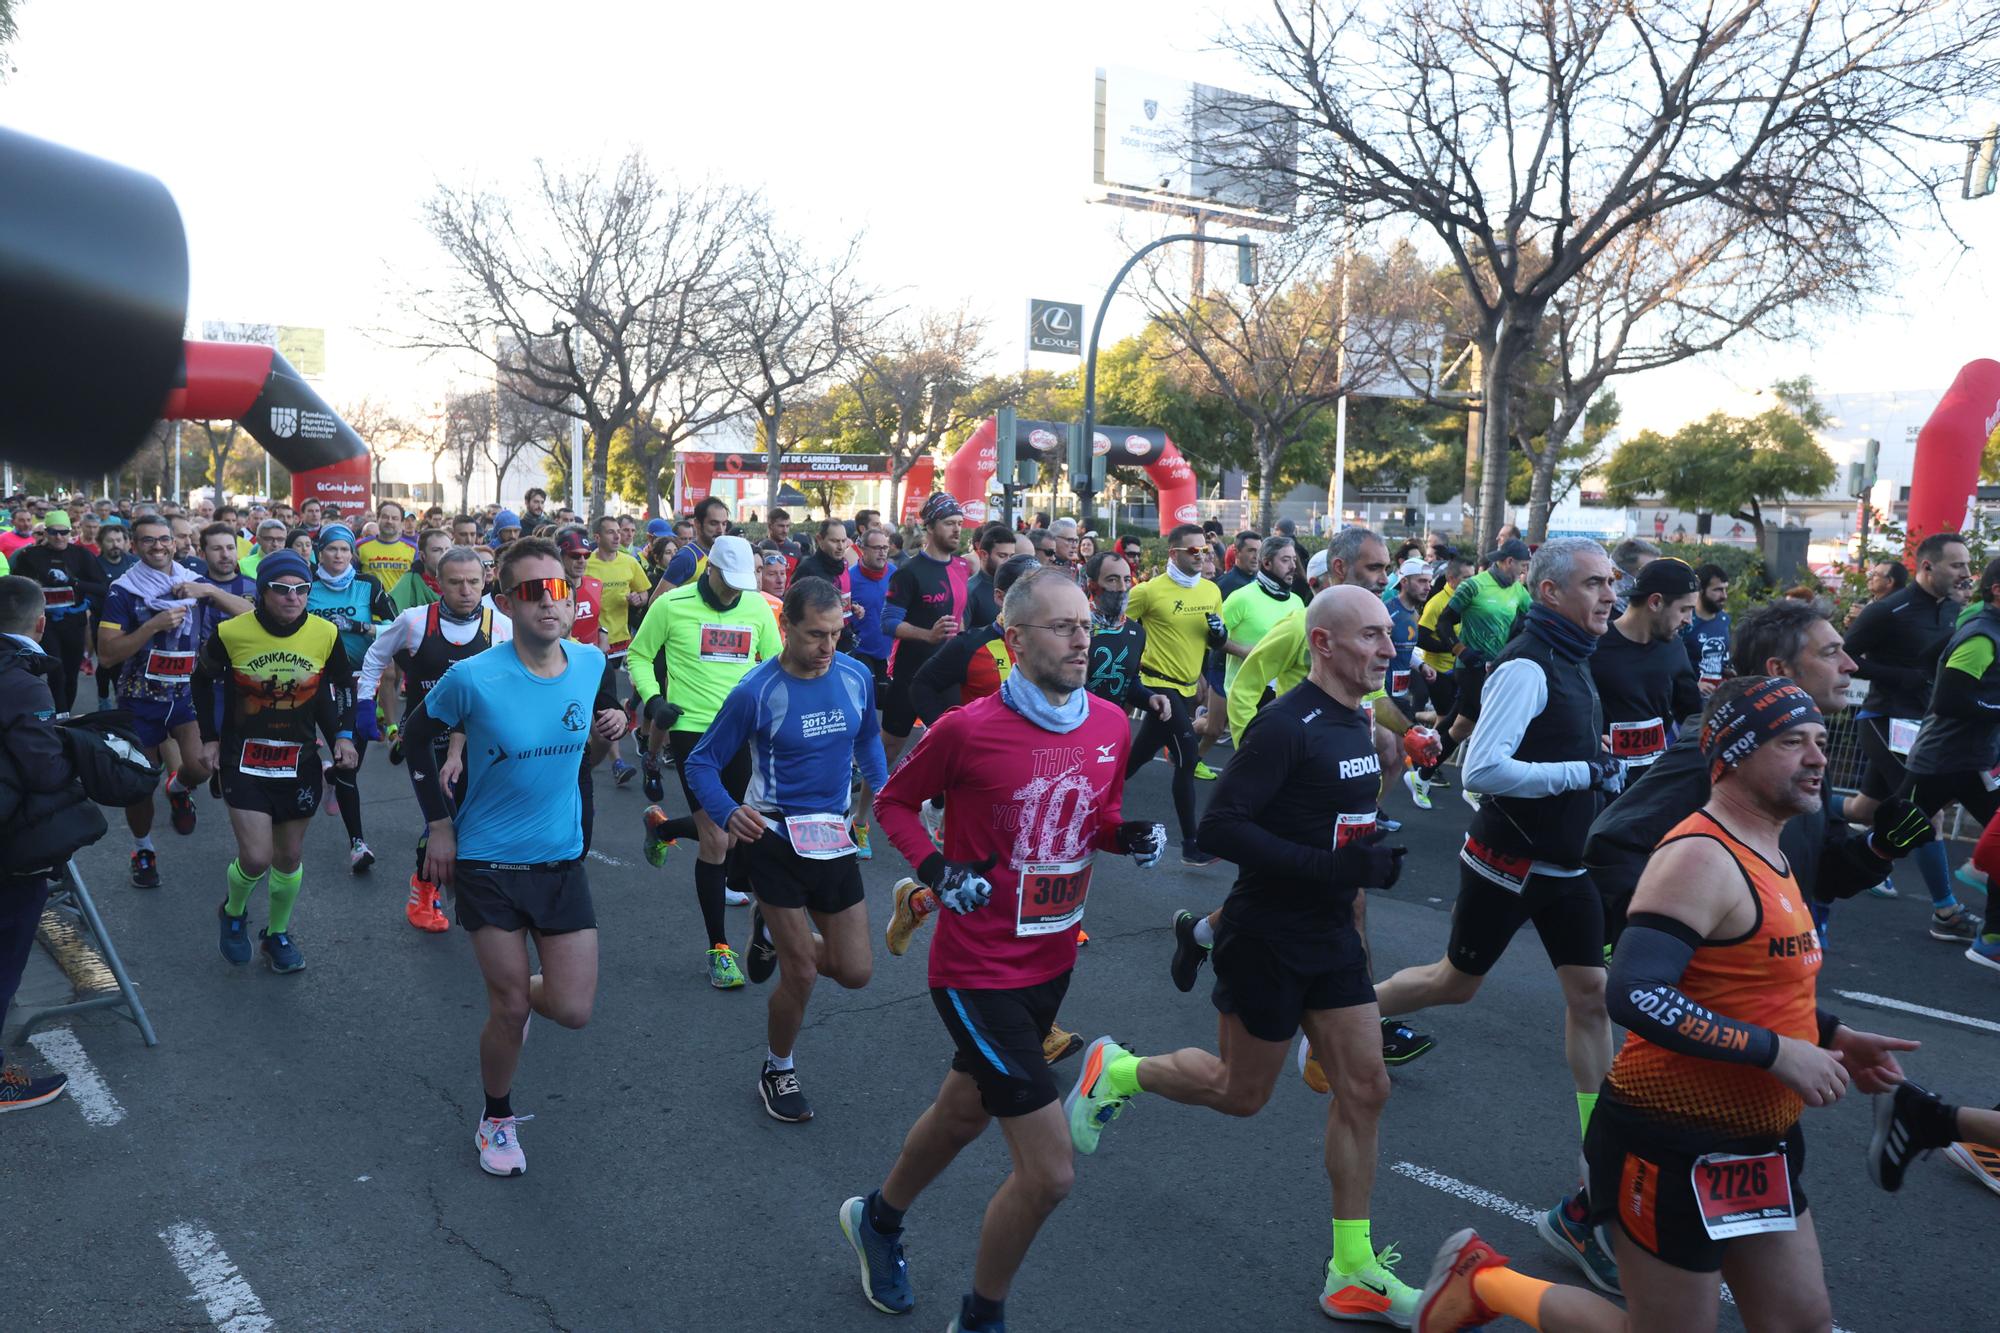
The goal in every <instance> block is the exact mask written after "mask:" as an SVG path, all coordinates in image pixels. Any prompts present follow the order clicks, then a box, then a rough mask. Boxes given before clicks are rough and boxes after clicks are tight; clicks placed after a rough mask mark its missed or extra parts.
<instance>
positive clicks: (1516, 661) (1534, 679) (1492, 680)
mask: <svg viewBox="0 0 2000 1333" xmlns="http://www.w3.org/2000/svg"><path fill="white" fill-rule="evenodd" d="M369 656H370V657H373V656H374V653H373V652H372V651H371V652H370V653H369ZM1548 706H1549V682H1548V677H1546V676H1544V675H1543V674H1542V668H1541V667H1540V665H1538V664H1537V663H1534V662H1530V661H1526V660H1523V659H1521V658H1518V657H1517V658H1513V659H1510V660H1508V661H1505V662H1502V663H1501V664H1500V665H1499V666H1498V667H1496V668H1495V669H1494V670H1493V673H1492V674H1491V675H1489V676H1488V677H1487V678H1486V685H1485V688H1484V689H1482V690H1481V691H1480V692H1479V721H1478V723H1476V724H1475V725H1474V726H1473V728H1472V739H1470V740H1468V741H1467V742H1466V743H1465V760H1464V766H1463V769H1462V771H1461V773H1460V781H1462V782H1463V783H1464V784H1465V789H1466V790H1467V791H1472V792H1478V793H1480V794H1481V795H1484V796H1522V797H1535V796H1554V795H1557V794H1558V793H1560V792H1566V791H1576V790H1579V789H1580V788H1584V787H1588V786H1589V785H1590V765H1589V764H1587V763H1584V762H1583V761H1582V760H1580V759H1566V760H1562V761H1560V762H1556V763H1535V762H1530V761H1529V760H1526V759H1517V758H1515V757H1514V751H1515V750H1516V749H1518V748H1519V747H1520V744H1521V738H1522V737H1523V736H1525V735H1527V734H1528V724H1529V723H1530V722H1533V721H1534V720H1535V719H1536V718H1538V717H1540V716H1541V715H1542V710H1543V709H1544V708H1547V707H1548ZM1534 867H1535V873H1536V874H1538V875H1556V876H1563V877H1567V876H1571V875H1581V874H1582V873H1583V870H1582V869H1581V868H1579V867H1576V866H1559V865H1554V864H1551V863H1550V862H1547V861H1537V862H1535V863H1534Z"/></svg>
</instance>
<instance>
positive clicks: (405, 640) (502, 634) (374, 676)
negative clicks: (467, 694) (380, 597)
mask: <svg viewBox="0 0 2000 1333" xmlns="http://www.w3.org/2000/svg"><path fill="white" fill-rule="evenodd" d="M483 611H484V608H482V614H481V615H476V616H474V617H473V618H472V619H471V620H469V621H467V622H466V623H464V624H462V625H457V624H453V623H452V622H451V621H450V620H448V619H447V618H445V617H444V616H442V615H440V616H439V617H438V632H439V633H441V634H443V635H444V638H445V642H446V643H452V644H463V643H470V642H472V636H473V635H475V634H477V633H479V622H480V620H481V619H482V618H483ZM430 613H431V609H430V608H429V607H428V606H413V607H411V608H410V609H409V610H407V611H405V612H403V614H401V615H399V616H397V617H396V618H395V619H394V620H392V621H390V622H389V623H388V624H387V625H386V626H384V627H383V629H382V631H381V632H380V633H378V634H377V635H376V636H375V642H374V643H371V644H369V645H368V656H367V657H365V658H363V659H362V661H361V678H360V679H359V680H358V681H356V682H355V687H354V697H355V698H357V699H373V698H374V697H375V687H376V686H377V685H379V684H380V683H381V681H382V672H383V671H384V670H385V669H386V668H387V667H388V665H389V663H390V662H391V661H392V660H393V659H394V658H395V656H396V654H397V653H399V652H402V651H404V650H405V649H408V650H409V651H411V652H415V651H416V648H417V645H418V644H420V643H422V642H423V641H424V622H425V621H427V620H428V619H429V618H430ZM513 638H514V622H513V621H511V620H509V619H507V617H505V616H503V615H501V614H500V613H499V612H498V611H495V612H494V613H493V642H495V643H508V642H511V641H512V640H513Z"/></svg>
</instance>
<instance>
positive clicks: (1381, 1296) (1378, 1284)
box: [1319, 1245, 1423, 1328]
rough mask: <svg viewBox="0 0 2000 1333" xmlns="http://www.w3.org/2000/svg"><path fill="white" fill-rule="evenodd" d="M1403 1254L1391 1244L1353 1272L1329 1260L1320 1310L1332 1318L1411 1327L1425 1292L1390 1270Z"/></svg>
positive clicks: (1321, 1290) (1320, 1295)
mask: <svg viewBox="0 0 2000 1333" xmlns="http://www.w3.org/2000/svg"><path fill="white" fill-rule="evenodd" d="M1402 1257H1403V1256H1402V1255H1401V1254H1400V1253H1398V1252H1397V1250H1396V1247H1395V1246H1393V1245H1391V1246H1388V1247H1387V1248H1385V1249H1384V1250H1383V1251H1382V1252H1381V1253H1380V1254H1377V1255H1376V1256H1375V1257H1374V1258H1373V1259H1371V1260H1369V1261H1368V1262H1367V1263H1365V1264H1363V1265H1362V1266H1361V1267H1360V1268H1358V1269H1356V1270H1355V1271H1354V1272H1352V1273H1343V1272H1341V1271H1340V1270H1339V1269H1337V1268H1335V1267H1334V1266H1333V1260H1331V1259H1329V1260H1327V1261H1326V1285H1325V1286H1324V1287H1322V1288H1320V1293H1319V1309H1320V1313H1321V1314H1323V1315H1325V1316H1327V1318H1329V1319H1366V1320H1371V1321H1373V1322H1374V1323H1378V1324H1393V1325H1395V1326H1396V1327H1397V1328H1408V1327H1409V1326H1410V1325H1411V1324H1412V1323H1414V1322H1415V1320H1416V1317H1417V1301H1418V1299H1419V1298H1420V1297H1422V1295H1423V1293H1422V1292H1420V1291H1418V1290H1417V1289H1416V1288H1415V1287H1413V1286H1411V1285H1410V1284H1409V1283H1407V1282H1405V1281H1403V1280H1402V1279H1401V1278H1399V1277H1397V1276H1396V1275H1395V1273H1394V1272H1392V1271H1390V1270H1392V1269H1394V1268H1395V1266H1396V1265H1397V1264H1398V1263H1399V1262H1401V1260H1402Z"/></svg>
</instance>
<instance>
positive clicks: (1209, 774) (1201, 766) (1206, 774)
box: [1194, 759, 1216, 782]
mask: <svg viewBox="0 0 2000 1333" xmlns="http://www.w3.org/2000/svg"><path fill="white" fill-rule="evenodd" d="M1194 775H1195V776H1196V777H1198V778H1200V779H1201V780H1202V781H1203V782H1213V781H1215V778H1216V773H1215V770H1214V769H1212V768H1210V767H1209V766H1208V765H1207V764H1206V763H1205V762H1203V761H1202V760H1200V759H1197V760H1195V761H1194Z"/></svg>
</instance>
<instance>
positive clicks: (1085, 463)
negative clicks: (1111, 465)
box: [1069, 421, 1106, 495]
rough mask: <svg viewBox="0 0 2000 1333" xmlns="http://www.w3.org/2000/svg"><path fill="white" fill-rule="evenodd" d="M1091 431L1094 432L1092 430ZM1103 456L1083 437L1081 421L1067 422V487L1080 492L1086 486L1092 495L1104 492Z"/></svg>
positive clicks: (1104, 470) (1104, 469)
mask: <svg viewBox="0 0 2000 1333" xmlns="http://www.w3.org/2000/svg"><path fill="white" fill-rule="evenodd" d="M1093 433H1095V432H1094V431H1093ZM1105 473H1106V468H1105V456H1104V455H1103V454H1100V453H1098V452H1097V451H1096V450H1095V449H1093V448H1091V446H1090V442H1089V441H1087V440H1085V439H1084V437H1083V423H1082V422H1080V421H1072V422H1070V423H1069V487H1070V489H1071V490H1073V491H1076V492H1077V493H1079V494H1081V493H1082V492H1083V491H1084V490H1085V489H1086V488H1087V489H1088V490H1089V491H1090V493H1091V494H1092V495H1101V494H1103V492H1104V479H1105Z"/></svg>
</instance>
